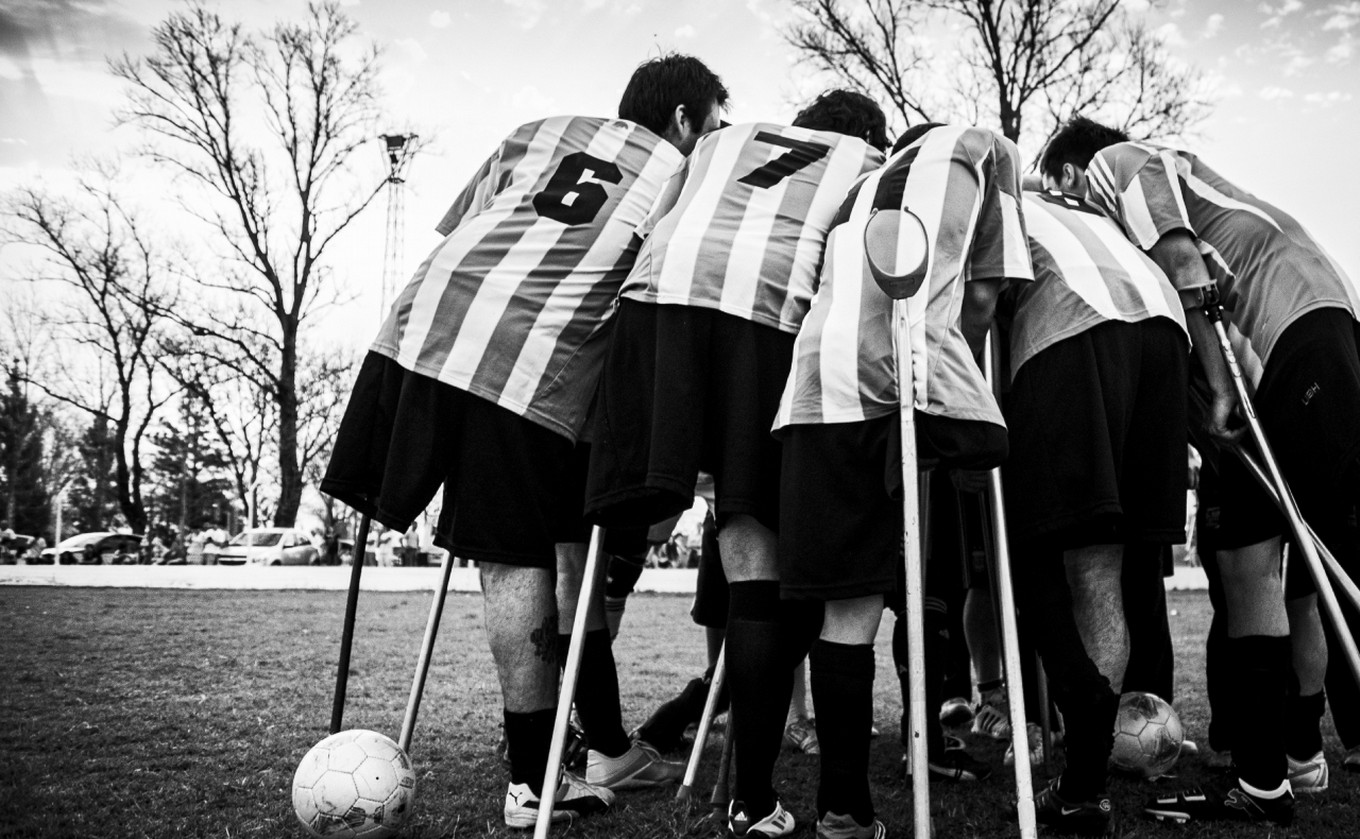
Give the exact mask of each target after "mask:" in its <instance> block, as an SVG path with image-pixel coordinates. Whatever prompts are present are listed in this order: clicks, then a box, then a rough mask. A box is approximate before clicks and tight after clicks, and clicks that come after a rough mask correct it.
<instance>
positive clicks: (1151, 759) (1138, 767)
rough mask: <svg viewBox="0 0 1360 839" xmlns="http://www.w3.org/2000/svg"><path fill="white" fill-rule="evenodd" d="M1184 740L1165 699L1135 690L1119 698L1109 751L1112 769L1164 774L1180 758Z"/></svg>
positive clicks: (1131, 772)
mask: <svg viewBox="0 0 1360 839" xmlns="http://www.w3.org/2000/svg"><path fill="white" fill-rule="evenodd" d="M1183 742H1185V729H1184V728H1182V727H1181V720H1180V717H1178V716H1176V710H1175V709H1174V708H1172V707H1171V705H1170V704H1169V703H1168V702H1166V700H1164V699H1162V698H1161V697H1160V696H1157V695H1156V694H1152V693H1141V692H1138V691H1133V692H1130V693H1126V694H1124V695H1123V696H1122V697H1120V699H1119V716H1118V717H1117V718H1116V719H1115V724H1114V749H1113V751H1111V753H1110V763H1111V764H1112V765H1113V766H1114V768H1115V769H1118V770H1120V771H1122V772H1128V773H1130V774H1132V775H1141V776H1142V777H1144V778H1156V777H1158V776H1161V775H1165V774H1166V773H1167V772H1170V771H1171V768H1172V767H1174V766H1175V765H1176V760H1177V759H1178V758H1180V756H1181V743H1183Z"/></svg>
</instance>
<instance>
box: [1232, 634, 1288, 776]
mask: <svg viewBox="0 0 1360 839" xmlns="http://www.w3.org/2000/svg"><path fill="white" fill-rule="evenodd" d="M1225 647H1226V648H1227V649H1228V650H1229V651H1230V652H1229V656H1230V659H1229V661H1230V666H1232V667H1233V668H1234V670H1235V671H1236V673H1235V675H1236V678H1235V679H1234V682H1235V684H1236V685H1237V687H1238V692H1237V695H1236V696H1235V697H1234V701H1235V702H1236V703H1237V706H1238V716H1239V718H1240V719H1244V720H1252V723H1253V724H1252V725H1251V726H1249V727H1248V726H1237V727H1236V730H1235V731H1234V732H1233V733H1234V735H1235V736H1234V738H1233V743H1232V755H1233V763H1235V764H1237V774H1238V777H1239V778H1241V779H1242V780H1243V781H1245V782H1247V783H1248V784H1251V785H1252V786H1253V787H1256V788H1257V789H1263V790H1272V789H1275V788H1276V787H1278V786H1279V785H1280V783H1281V782H1282V781H1283V780H1284V779H1285V777H1286V775H1287V774H1288V765H1287V763H1286V762H1285V727H1286V725H1287V722H1286V719H1287V717H1286V714H1285V704H1286V703H1285V694H1286V692H1287V691H1288V687H1289V675H1290V673H1291V672H1292V667H1293V663H1292V660H1291V659H1292V655H1291V652H1290V649H1289V638H1288V637H1278V638H1277V637H1273V636H1268V635H1248V636H1246V637H1244V638H1229V639H1228V642H1227V644H1225Z"/></svg>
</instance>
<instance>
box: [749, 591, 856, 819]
mask: <svg viewBox="0 0 1360 839" xmlns="http://www.w3.org/2000/svg"><path fill="white" fill-rule="evenodd" d="M729 598H730V600H729V606H728V613H727V652H726V653H725V655H726V657H727V682H728V686H729V690H730V691H731V697H732V717H733V723H734V728H735V731H734V740H733V745H734V746H735V748H736V751H737V754H739V755H741V758H740V759H739V760H737V762H736V773H735V774H736V792H735V795H734V798H736V799H737V800H739V801H741V802H742V803H743V804H745V806H746V812H747V814H748V815H749V816H751V818H752V819H753V820H757V819H762V818H764V817H765V816H767V815H769V814H770V813H771V812H773V811H774V788H773V786H772V784H771V776H772V775H773V773H774V763H775V760H776V758H778V757H779V745H780V742H781V740H782V739H783V737H784V719H785V717H787V716H788V711H789V700H790V699H791V698H792V696H793V667H792V665H789V666H784V663H783V658H784V655H782V652H783V647H784V640H785V639H783V638H782V637H781V631H780V629H781V627H780V622H779V615H780V603H779V583H777V582H773V581H769V580H750V581H743V582H736V583H732V584H731V585H730V586H729ZM866 730H867V729H866Z"/></svg>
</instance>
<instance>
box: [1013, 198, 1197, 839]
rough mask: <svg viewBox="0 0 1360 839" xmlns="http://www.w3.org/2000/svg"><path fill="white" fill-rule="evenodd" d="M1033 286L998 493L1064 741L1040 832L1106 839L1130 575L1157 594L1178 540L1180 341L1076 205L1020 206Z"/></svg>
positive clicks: (1152, 270)
mask: <svg viewBox="0 0 1360 839" xmlns="http://www.w3.org/2000/svg"><path fill="white" fill-rule="evenodd" d="M1024 201H1025V203H1024V207H1025V229H1026V231H1027V232H1028V234H1029V249H1030V259H1031V261H1032V263H1033V265H1034V277H1035V281H1034V282H1033V283H1030V284H1027V285H1024V286H1021V287H1019V288H1018V289H1017V293H1016V294H1015V296H1014V299H1013V300H1010V301H1008V302H1009V303H1011V304H1012V305H1013V307H1014V314H1013V321H1012V329H1011V339H1010V359H1011V377H1012V385H1011V391H1010V398H1009V399H1008V400H1007V403H1006V421H1007V427H1008V428H1009V429H1010V459H1009V461H1008V462H1007V463H1006V467H1005V469H1003V470H1002V472H1003V476H1004V478H1005V488H1006V507H1007V512H1008V514H1009V515H1008V516H1007V519H1008V521H1009V522H1010V526H1009V536H1010V540H1011V545H1012V549H1013V551H1014V554H1013V556H1014V559H1013V562H1015V564H1016V567H1017V573H1016V574H1015V580H1016V599H1017V604H1018V606H1019V612H1020V619H1021V620H1022V621H1023V626H1022V629H1021V631H1022V632H1024V633H1025V634H1026V636H1027V637H1028V638H1030V639H1031V640H1032V642H1033V643H1034V644H1035V646H1036V647H1037V649H1038V651H1039V654H1040V656H1041V657H1042V659H1043V664H1044V670H1045V672H1046V673H1047V675H1048V679H1049V683H1050V684H1051V685H1052V686H1053V698H1054V700H1055V701H1056V702H1057V705H1058V708H1059V710H1061V711H1062V715H1063V724H1064V725H1065V726H1066V743H1067V765H1066V767H1065V768H1064V770H1063V773H1062V775H1061V777H1059V778H1057V779H1055V780H1054V781H1053V782H1052V783H1050V784H1049V785H1048V787H1047V788H1046V789H1044V790H1041V791H1040V792H1039V793H1038V794H1037V795H1036V796H1035V811H1036V815H1037V817H1038V820H1039V822H1040V823H1041V824H1047V825H1050V826H1052V827H1054V828H1058V829H1060V830H1065V831H1068V832H1078V833H1085V834H1092V835H1102V834H1104V833H1106V832H1108V831H1109V828H1110V818H1111V811H1110V798H1109V796H1108V795H1107V794H1106V785H1105V780H1106V778H1105V776H1106V771H1105V769H1106V764H1107V763H1108V761H1109V759H1110V750H1111V747H1112V746H1113V743H1114V738H1113V731H1114V725H1115V717H1116V715H1117V713H1118V710H1119V694H1120V691H1121V685H1122V684H1123V681H1124V672H1125V669H1126V668H1127V666H1128V661H1129V649H1130V644H1129V631H1128V626H1127V625H1126V623H1125V619H1124V602H1123V597H1122V591H1123V577H1124V574H1125V565H1126V564H1127V565H1130V566H1135V565H1136V566H1138V570H1139V573H1143V574H1147V573H1150V574H1151V575H1152V577H1153V578H1154V579H1155V580H1157V581H1158V583H1160V580H1161V555H1160V553H1159V551H1158V546H1159V545H1163V544H1164V545H1172V544H1179V543H1181V542H1183V541H1185V492H1186V485H1185V481H1186V470H1185V451H1186V400H1185V388H1186V384H1185V382H1186V375H1187V372H1186V371H1187V369H1188V367H1189V352H1190V346H1189V335H1188V333H1187V332H1186V329H1185V316H1184V314H1183V313H1182V311H1181V306H1180V301H1179V300H1178V298H1177V296H1176V292H1175V290H1174V289H1173V288H1172V287H1171V284H1170V283H1169V282H1168V281H1167V279H1166V275H1165V274H1163V273H1162V271H1161V269H1159V268H1158V267H1157V266H1156V265H1155V264H1154V263H1153V262H1152V260H1151V259H1149V258H1148V257H1147V256H1145V255H1144V254H1143V253H1142V252H1141V251H1139V250H1138V249H1137V248H1135V247H1134V246H1133V245H1131V244H1129V243H1128V241H1127V240H1126V239H1124V237H1123V234H1122V233H1121V232H1120V230H1119V228H1118V227H1117V226H1116V225H1115V224H1114V223H1113V222H1111V221H1110V220H1109V219H1108V218H1106V217H1105V216H1103V215H1102V214H1101V213H1100V212H1099V211H1098V210H1096V209H1095V208H1093V207H1090V206H1088V205H1086V203H1085V198H1084V196H1073V195H1064V194H1061V193H1057V192H1051V193H1049V192H1026V193H1025V197H1024Z"/></svg>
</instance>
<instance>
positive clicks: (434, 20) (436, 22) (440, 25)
mask: <svg viewBox="0 0 1360 839" xmlns="http://www.w3.org/2000/svg"><path fill="white" fill-rule="evenodd" d="M452 22H453V19H452V18H451V17H449V13H448V12H446V11H444V10H443V9H439V10H438V11H434V12H430V25H431V26H433V27H434V28H435V29H445V28H447V27H448V25H449V24H450V23H452Z"/></svg>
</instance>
